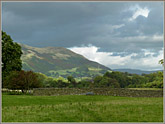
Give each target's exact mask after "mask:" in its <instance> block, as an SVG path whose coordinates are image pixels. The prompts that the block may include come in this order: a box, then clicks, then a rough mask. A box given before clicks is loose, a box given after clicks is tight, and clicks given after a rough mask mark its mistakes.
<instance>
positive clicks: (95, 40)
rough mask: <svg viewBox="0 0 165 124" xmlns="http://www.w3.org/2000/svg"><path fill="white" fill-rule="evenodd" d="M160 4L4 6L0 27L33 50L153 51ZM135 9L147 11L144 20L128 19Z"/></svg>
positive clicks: (158, 44) (159, 43) (160, 23)
mask: <svg viewBox="0 0 165 124" xmlns="http://www.w3.org/2000/svg"><path fill="white" fill-rule="evenodd" d="M162 3H163V2H3V4H2V29H3V30H4V31H6V32H7V33H8V34H10V35H11V36H12V38H13V39H14V41H17V42H20V43H25V44H28V45H31V46H38V47H45V46H62V47H73V46H82V45H85V46H86V45H88V44H92V45H94V46H96V47H100V49H99V50H100V51H106V52H127V53H132V52H137V53H138V52H141V49H149V50H154V51H155V52H156V51H159V50H161V48H162V47H163V40H162V39H161V38H157V37H159V36H162V35H163V4H162ZM135 6H139V7H141V8H144V7H146V8H147V9H148V10H149V11H150V12H149V15H148V17H147V18H146V17H144V16H138V17H137V18H136V19H135V20H134V21H131V22H130V21H128V20H129V18H131V17H132V16H133V14H134V13H135V11H133V10H131V8H134V7H135ZM144 36H145V37H144ZM153 36H155V37H156V38H155V39H153ZM155 54H156V53H155ZM125 55H127V54H125Z"/></svg>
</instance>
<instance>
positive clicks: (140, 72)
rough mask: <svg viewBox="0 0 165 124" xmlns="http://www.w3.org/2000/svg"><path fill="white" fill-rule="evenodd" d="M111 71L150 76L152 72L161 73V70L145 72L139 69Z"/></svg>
mask: <svg viewBox="0 0 165 124" xmlns="http://www.w3.org/2000/svg"><path fill="white" fill-rule="evenodd" d="M112 70H113V71H120V72H128V73H130V74H139V75H141V74H143V73H144V74H150V73H154V72H157V71H163V70H155V71H145V70H140V69H129V68H126V69H112Z"/></svg>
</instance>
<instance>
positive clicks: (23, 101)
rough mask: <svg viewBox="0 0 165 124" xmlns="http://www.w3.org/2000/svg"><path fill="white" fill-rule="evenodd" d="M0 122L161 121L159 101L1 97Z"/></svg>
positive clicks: (105, 98) (72, 96)
mask: <svg viewBox="0 0 165 124" xmlns="http://www.w3.org/2000/svg"><path fill="white" fill-rule="evenodd" d="M2 121H3V122H162V121H163V98H131V97H117V96H116V97H114V96H97V95H94V96H85V95H66V96H31V95H4V94H3V95H2Z"/></svg>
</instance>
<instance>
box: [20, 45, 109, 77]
mask: <svg viewBox="0 0 165 124" xmlns="http://www.w3.org/2000/svg"><path fill="white" fill-rule="evenodd" d="M20 45H21V47H22V52H23V55H22V56H21V59H22V62H23V64H22V65H23V70H32V71H34V72H41V73H44V74H46V75H51V74H49V73H59V72H60V71H59V70H65V73H66V71H67V72H68V74H66V75H69V74H71V73H72V72H73V73H74V72H75V73H76V71H77V75H81V74H80V73H81V72H78V70H81V69H82V70H84V69H83V68H87V72H88V71H89V70H92V69H93V70H97V71H98V74H99V73H100V72H101V71H102V73H103V72H105V71H108V70H111V69H110V68H108V67H106V66H104V65H101V64H99V63H97V62H94V61H91V60H88V59H87V58H85V57H84V56H82V55H80V54H77V53H74V52H73V51H71V50H69V49H67V48H64V47H43V48H38V47H32V46H28V45H24V44H20ZM79 68H81V69H79ZM70 70H72V71H71V72H70ZM103 70H104V71H103ZM58 71H59V72H58ZM99 71H100V72H99ZM75 73H74V75H76V74H75ZM78 73H79V74H78ZM88 75H89V74H88ZM51 76H52V75H51ZM84 76H87V75H85V74H84Z"/></svg>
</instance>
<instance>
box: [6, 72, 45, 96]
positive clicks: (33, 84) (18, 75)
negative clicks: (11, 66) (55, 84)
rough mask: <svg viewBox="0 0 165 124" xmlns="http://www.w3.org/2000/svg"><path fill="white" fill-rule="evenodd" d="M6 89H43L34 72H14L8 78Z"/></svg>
mask: <svg viewBox="0 0 165 124" xmlns="http://www.w3.org/2000/svg"><path fill="white" fill-rule="evenodd" d="M4 87H5V88H8V89H12V90H16V89H19V90H22V93H24V91H25V90H30V89H32V88H38V87H42V84H41V82H40V80H39V79H38V76H37V74H35V73H34V72H32V71H27V72H25V71H23V70H21V71H13V72H11V73H10V75H9V76H7V77H6V80H5V83H4Z"/></svg>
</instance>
